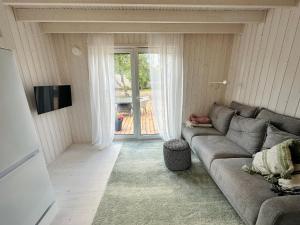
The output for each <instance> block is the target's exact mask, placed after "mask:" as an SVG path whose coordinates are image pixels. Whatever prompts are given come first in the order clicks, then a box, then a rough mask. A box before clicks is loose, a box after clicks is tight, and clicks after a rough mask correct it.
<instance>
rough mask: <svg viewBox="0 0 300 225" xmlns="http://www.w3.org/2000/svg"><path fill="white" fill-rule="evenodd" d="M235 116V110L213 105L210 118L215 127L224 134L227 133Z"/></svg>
mask: <svg viewBox="0 0 300 225" xmlns="http://www.w3.org/2000/svg"><path fill="white" fill-rule="evenodd" d="M233 115H234V110H232V109H230V108H228V107H226V106H223V105H219V104H217V103H214V104H213V106H212V108H211V110H210V112H209V118H210V119H211V121H212V124H213V126H214V127H215V128H216V129H217V130H218V131H220V132H221V133H222V134H226V133H227V131H228V127H229V124H230V121H231V119H232V117H233Z"/></svg>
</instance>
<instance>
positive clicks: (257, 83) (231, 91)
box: [226, 7, 300, 117]
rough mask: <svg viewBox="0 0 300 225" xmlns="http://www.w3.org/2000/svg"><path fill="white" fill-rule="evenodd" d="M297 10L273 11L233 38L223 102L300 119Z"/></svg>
mask: <svg viewBox="0 0 300 225" xmlns="http://www.w3.org/2000/svg"><path fill="white" fill-rule="evenodd" d="M299 60H300V7H298V8H294V9H289V8H285V9H273V10H270V11H269V13H268V15H267V20H266V22H265V23H262V24H259V25H254V24H253V25H247V26H246V28H245V32H244V34H243V35H241V36H240V35H236V36H235V38H234V44H233V54H232V60H231V65H230V71H229V81H230V82H229V85H228V88H227V91H226V102H228V103H229V102H230V101H231V100H237V101H239V102H243V103H246V104H250V105H256V106H261V107H267V108H269V109H271V110H275V111H277V112H279V113H284V114H287V115H291V116H297V117H300V105H299V101H300V61H299Z"/></svg>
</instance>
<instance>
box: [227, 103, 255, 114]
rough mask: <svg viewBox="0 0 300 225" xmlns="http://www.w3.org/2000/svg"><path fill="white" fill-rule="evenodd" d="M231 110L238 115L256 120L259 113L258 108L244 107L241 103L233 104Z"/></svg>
mask: <svg viewBox="0 0 300 225" xmlns="http://www.w3.org/2000/svg"><path fill="white" fill-rule="evenodd" d="M230 108H232V109H233V110H235V111H236V112H237V114H238V115H240V116H243V117H247V118H254V117H255V116H256V113H257V111H258V107H254V106H249V105H244V104H241V103H239V102H235V101H233V102H231V104H230Z"/></svg>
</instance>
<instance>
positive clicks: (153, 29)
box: [40, 23, 244, 34]
mask: <svg viewBox="0 0 300 225" xmlns="http://www.w3.org/2000/svg"><path fill="white" fill-rule="evenodd" d="M40 26H41V30H42V32H43V33H227V34H234V33H242V32H243V28H244V25H243V24H214V23H198V24H195V23H191V24H190V23H184V24H177V23H40Z"/></svg>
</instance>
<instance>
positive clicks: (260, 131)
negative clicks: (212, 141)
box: [226, 116, 267, 154]
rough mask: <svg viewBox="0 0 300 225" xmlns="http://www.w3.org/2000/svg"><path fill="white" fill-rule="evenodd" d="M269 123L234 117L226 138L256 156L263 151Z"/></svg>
mask: <svg viewBox="0 0 300 225" xmlns="http://www.w3.org/2000/svg"><path fill="white" fill-rule="evenodd" d="M266 129H267V122H266V121H265V120H263V119H252V118H245V117H242V116H234V117H233V118H232V120H231V123H230V126H229V130H228V132H227V135H226V137H227V138H229V139H230V140H231V141H233V142H234V143H236V144H238V145H239V146H241V147H243V148H244V149H246V150H247V151H248V152H249V153H250V154H254V153H256V152H258V151H259V150H260V149H261V146H262V145H263V141H264V138H265V134H266Z"/></svg>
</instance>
